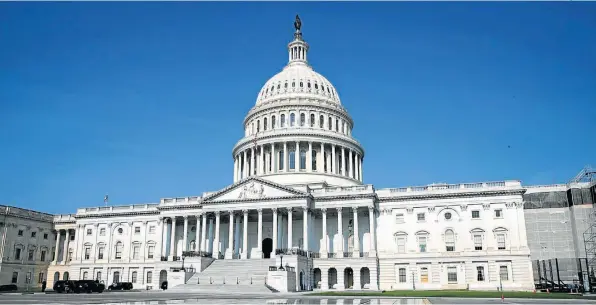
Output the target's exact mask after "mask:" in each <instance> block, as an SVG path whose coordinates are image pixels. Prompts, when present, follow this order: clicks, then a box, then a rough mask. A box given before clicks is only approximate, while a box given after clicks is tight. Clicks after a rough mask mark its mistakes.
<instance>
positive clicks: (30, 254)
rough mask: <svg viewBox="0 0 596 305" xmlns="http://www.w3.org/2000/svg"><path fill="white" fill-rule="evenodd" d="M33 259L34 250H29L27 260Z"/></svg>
mask: <svg viewBox="0 0 596 305" xmlns="http://www.w3.org/2000/svg"><path fill="white" fill-rule="evenodd" d="M34 257H35V250H33V249H29V255H28V256H27V260H30V261H32V260H33V258H34Z"/></svg>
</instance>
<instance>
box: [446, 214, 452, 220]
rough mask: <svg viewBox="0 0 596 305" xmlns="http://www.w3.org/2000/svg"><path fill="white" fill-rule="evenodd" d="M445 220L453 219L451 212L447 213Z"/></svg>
mask: <svg viewBox="0 0 596 305" xmlns="http://www.w3.org/2000/svg"><path fill="white" fill-rule="evenodd" d="M445 220H451V213H449V212H447V213H445Z"/></svg>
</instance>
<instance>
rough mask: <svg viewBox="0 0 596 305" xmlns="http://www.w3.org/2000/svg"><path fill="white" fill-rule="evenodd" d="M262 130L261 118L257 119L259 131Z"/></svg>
mask: <svg viewBox="0 0 596 305" xmlns="http://www.w3.org/2000/svg"><path fill="white" fill-rule="evenodd" d="M260 131H261V120H257V133H259V132H260Z"/></svg>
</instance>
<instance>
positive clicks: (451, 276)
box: [447, 267, 457, 284]
mask: <svg viewBox="0 0 596 305" xmlns="http://www.w3.org/2000/svg"><path fill="white" fill-rule="evenodd" d="M447 282H448V283H449V284H457V267H447Z"/></svg>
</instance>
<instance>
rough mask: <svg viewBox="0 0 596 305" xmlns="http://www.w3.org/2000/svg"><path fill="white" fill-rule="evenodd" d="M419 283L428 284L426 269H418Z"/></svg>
mask: <svg viewBox="0 0 596 305" xmlns="http://www.w3.org/2000/svg"><path fill="white" fill-rule="evenodd" d="M420 282H422V283H428V268H426V267H424V268H420Z"/></svg>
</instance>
